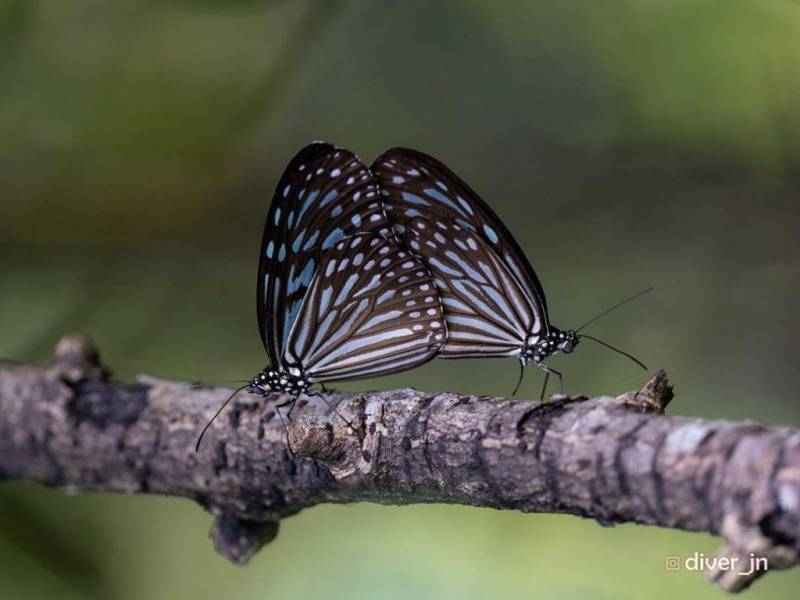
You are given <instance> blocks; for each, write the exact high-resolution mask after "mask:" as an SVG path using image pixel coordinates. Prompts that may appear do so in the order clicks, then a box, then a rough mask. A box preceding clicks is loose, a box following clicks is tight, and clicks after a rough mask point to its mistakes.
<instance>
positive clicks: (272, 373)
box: [250, 367, 312, 398]
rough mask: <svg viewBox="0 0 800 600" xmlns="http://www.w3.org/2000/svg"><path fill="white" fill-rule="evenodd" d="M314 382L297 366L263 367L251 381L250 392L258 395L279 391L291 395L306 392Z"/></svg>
mask: <svg viewBox="0 0 800 600" xmlns="http://www.w3.org/2000/svg"><path fill="white" fill-rule="evenodd" d="M311 385H312V382H311V381H309V380H308V378H307V377H306V376H305V375H304V374H303V372H302V371H301V370H300V369H298V368H296V367H289V368H287V369H284V368H281V367H278V368H270V367H267V368H265V369H263V370H262V371H261V372H260V373H259V374H258V375H256V376H255V377H253V379H252V381H251V382H250V392H251V393H252V394H256V395H258V396H268V395H269V394H273V393H279V394H286V395H288V396H291V397H295V398H296V397H297V396H300V395H302V394H305V393H306V392H307V391H308V388H309V387H311Z"/></svg>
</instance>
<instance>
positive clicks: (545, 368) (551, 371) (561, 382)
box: [538, 363, 564, 400]
mask: <svg viewBox="0 0 800 600" xmlns="http://www.w3.org/2000/svg"><path fill="white" fill-rule="evenodd" d="M538 367H539V368H540V369H542V370H543V371H544V372H545V373H547V375H555V376H556V377H558V385H559V387H560V388H561V393H562V394H563V393H564V378H563V377H562V376H561V373H559V372H558V371H556V370H555V369H551V368H550V367H548V366H547V365H545V364H543V363H539V364H538ZM544 383H545V387H546V386H547V377H545V381H544ZM544 391H545V388H544V387H543V388H542V396H541V398H540V400H544Z"/></svg>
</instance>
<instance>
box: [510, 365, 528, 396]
mask: <svg viewBox="0 0 800 600" xmlns="http://www.w3.org/2000/svg"><path fill="white" fill-rule="evenodd" d="M523 375H525V365H523V364H522V363H521V362H520V363H519V379H518V380H517V387H515V388H514V391H513V392H511V397H512V398H513V397H514V396H516V395H517V392H518V391H519V386H521V385H522V377H523Z"/></svg>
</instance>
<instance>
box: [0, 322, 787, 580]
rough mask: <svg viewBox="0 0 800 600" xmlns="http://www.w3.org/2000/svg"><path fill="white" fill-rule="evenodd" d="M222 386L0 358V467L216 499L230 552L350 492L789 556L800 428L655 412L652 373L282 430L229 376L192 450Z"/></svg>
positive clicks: (54, 481)
mask: <svg viewBox="0 0 800 600" xmlns="http://www.w3.org/2000/svg"><path fill="white" fill-rule="evenodd" d="M228 393H229V390H227V389H223V388H210V387H201V386H196V385H190V384H187V383H179V382H173V381H163V380H158V379H153V378H150V377H141V378H140V380H139V382H138V383H135V384H121V383H112V382H109V380H108V376H107V371H106V370H105V369H104V368H103V367H102V366H101V364H100V362H99V358H98V353H97V351H96V350H95V349H94V347H93V345H92V344H91V342H90V341H89V340H87V339H86V338H83V337H81V336H70V337H65V338H63V339H62V340H61V341H60V342H59V344H58V347H57V349H56V356H55V361H54V363H53V365H52V366H51V367H49V368H47V369H40V368H36V367H31V366H23V365H13V364H11V363H2V364H0V479H27V480H32V481H38V482H41V483H44V484H46V485H53V486H64V487H68V488H70V489H72V490H106V491H116V492H126V493H153V494H166V495H172V496H184V497H187V498H191V499H193V500H195V501H196V502H198V503H200V504H201V505H202V506H204V507H205V508H206V509H208V510H209V511H211V512H212V513H213V514H214V515H215V516H216V520H215V523H214V526H213V528H212V539H213V540H214V543H215V545H216V548H217V550H218V551H219V552H220V553H221V554H223V555H224V556H226V557H227V558H228V559H230V560H232V561H233V562H235V563H237V564H244V563H245V562H247V560H248V559H249V558H250V557H251V556H252V555H253V554H254V553H255V552H256V551H257V550H258V549H259V548H260V547H261V546H262V545H263V544H265V543H266V542H268V541H270V540H272V539H273V538H274V537H275V535H276V534H277V530H278V522H279V521H280V519H281V518H283V517H287V516H290V515H293V514H295V513H297V512H299V511H300V510H302V509H303V508H306V507H308V506H313V505H315V504H319V503H323V502H337V503H345V502H355V501H371V502H378V503H382V504H411V503H416V502H444V503H453V504H468V505H472V506H486V507H492V508H501V509H514V510H519V511H523V512H552V513H569V514H574V515H578V516H582V517H589V518H593V519H596V520H597V521H599V522H600V523H602V524H605V525H611V524H614V523H624V522H633V523H641V524H646V525H659V526H662V527H670V528H675V529H682V530H687V531H705V532H709V533H712V534H716V535H721V536H722V537H723V538H725V542H726V546H725V547H724V548H723V549H722V550H721V553H720V556H721V557H728V558H736V559H737V560H739V561H741V562H740V565H741V568H739V569H733V570H731V569H721V568H718V569H717V570H715V571H713V572H711V573H710V574H709V577H710V578H711V579H712V580H714V581H715V582H716V583H717V584H718V585H719V586H720V587H722V588H723V589H725V590H727V591H739V590H741V589H744V587H746V586H747V585H749V583H751V582H752V581H753V580H754V579H755V578H756V577H758V576H760V575H763V574H764V570H763V569H762V570H757V571H756V572H754V573H752V574H749V575H739V574H738V572H739V571H742V570H746V568H747V565H748V564H750V559H751V556H754V557H763V558H766V559H767V560H768V565H769V569H770V570H775V569H781V568H788V567H790V566H793V565H795V564H797V562H798V551H800V518H799V517H800V431H796V430H790V429H770V428H766V427H762V426H759V425H755V424H752V423H732V422H727V421H706V420H701V419H688V418H680V417H667V416H663V414H661V413H663V409H664V407H665V406H666V404H667V403H668V402H669V399H670V398H671V395H672V392H671V388H670V386H669V385H668V383H667V380H666V376H665V375H664V374H663V372H660V373H658V374H656V376H655V377H654V378H653V379H652V380H651V381H650V382H649V383H648V384H647V385H646V386H645V387H644V389H643V390H641V391H640V392H637V393H634V392H629V393H627V394H624V395H622V396H620V397H619V398H610V397H599V398H592V399H587V398H584V397H564V396H560V397H554V398H553V399H551V400H550V401H548V402H544V403H541V402H533V401H517V400H514V401H512V400H507V399H503V398H491V397H475V396H459V395H456V394H449V393H439V394H434V393H428V392H420V391H416V390H412V389H402V390H392V391H387V392H371V393H364V394H345V393H328V394H327V395H325V396H324V397H323V398H322V399H317V398H313V397H309V398H304V399H301V400H299V401H298V403H297V406H296V408H295V410H294V412H293V415H292V421H291V423H287V426H288V431H285V430H284V429H283V427H282V425H281V422H280V419H279V418H278V416H277V415H276V413H275V409H274V405H275V402H266V403H265V402H264V401H263V400H262V399H260V398H256V397H253V396H250V395H248V394H245V393H242V394H241V395H240V396H239V397H237V399H236V400H235V401H234V402H232V403H231V404H232V406H231V407H230V408H229V409H228V410H227V411H226V412H225V413H223V416H222V417H221V418H220V419H219V420H218V421H217V422H216V423H214V425H213V426H212V427H211V429H210V430H209V432H208V435H207V436H206V438H205V440H204V443H203V445H202V447H201V449H200V452H199V453H195V452H194V443H195V441H196V438H197V434H198V432H199V431H200V429H201V428H202V427H203V425H204V424H205V423H206V421H207V419H208V418H209V417H210V416H211V415H212V414H213V411H214V410H215V409H216V408H217V407H218V406H219V405H220V404H221V402H222V401H223V400H224V399H225V398H226V396H227V394H228ZM323 400H324V402H323ZM326 403H329V404H330V406H326ZM331 406H332V407H335V408H336V411H333V410H331V408H330V407H331ZM337 413H338V414H337ZM342 417H344V419H347V421H348V422H349V423H350V425H348V424H347V423H346V422H345V421H344V420H343V418H342ZM287 439H288V441H289V442H290V443H291V448H292V450H293V453H292V452H291V451H289V449H288V448H287Z"/></svg>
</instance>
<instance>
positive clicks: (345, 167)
mask: <svg viewBox="0 0 800 600" xmlns="http://www.w3.org/2000/svg"><path fill="white" fill-rule="evenodd" d="M363 231H383V232H384V233H385V232H388V227H387V221H386V218H385V213H384V211H383V208H382V206H381V204H380V202H379V198H378V194H377V186H376V184H375V182H374V178H373V177H372V175H371V173H370V172H369V170H368V169H367V168H366V167H365V166H364V165H363V164H362V162H361V161H360V160H359V158H358V157H357V156H355V155H354V154H353V153H352V152H349V151H348V150H345V149H343V148H339V147H336V146H333V145H331V144H327V143H324V142H314V143H313V144H310V145H308V146H306V147H305V148H303V149H302V150H301V151H300V152H299V153H298V154H297V156H295V157H294V158H293V159H292V161H291V162H290V163H289V165H288V166H287V167H286V170H285V171H284V173H283V176H282V177H281V179H280V182H279V183H278V187H277V189H276V190H275V194H274V196H273V199H272V205H271V206H270V209H269V213H268V214H267V221H266V224H265V226H264V237H263V240H262V242H261V256H260V260H259V266H258V285H257V293H258V298H257V308H258V311H257V312H258V327H259V331H260V333H261V339H262V341H263V342H264V347H265V348H266V350H267V354H268V355H269V358H270V362H272V363H273V364H277V362H278V361H279V358H280V356H281V354H282V352H283V348H284V346H285V343H286V337H287V336H288V334H289V331H290V330H291V327H292V324H293V323H294V321H295V319H296V318H297V314H298V311H299V309H300V306H301V304H302V300H303V297H304V295H305V293H306V290H307V288H308V286H309V284H310V283H311V279H312V277H313V275H314V273H315V272H316V270H317V269H318V267H319V260H320V259H319V257H320V254H321V253H322V252H325V251H326V250H329V249H331V248H332V247H333V246H334V245H335V244H336V242H338V241H339V240H341V239H343V238H344V237H347V236H352V235H354V234H356V233H360V232H363Z"/></svg>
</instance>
